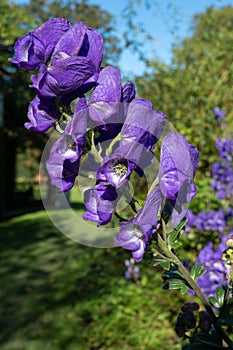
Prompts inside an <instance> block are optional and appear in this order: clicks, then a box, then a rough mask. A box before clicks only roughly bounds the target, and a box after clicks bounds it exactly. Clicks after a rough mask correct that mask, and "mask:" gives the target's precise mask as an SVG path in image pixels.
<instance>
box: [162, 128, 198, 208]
mask: <svg viewBox="0 0 233 350" xmlns="http://www.w3.org/2000/svg"><path fill="white" fill-rule="evenodd" d="M197 165H198V151H197V149H196V148H195V147H193V146H191V145H190V144H189V143H188V142H187V140H186V139H185V137H183V136H181V135H179V134H178V133H175V132H171V133H169V134H167V135H166V136H165V137H164V139H163V142H162V147H161V157H160V170H159V184H160V188H161V191H162V193H163V195H164V196H165V197H166V198H167V199H170V200H173V201H176V200H177V199H178V201H179V202H180V203H185V202H188V201H190V200H191V199H192V198H193V197H194V196H195V194H196V188H195V186H194V184H193V179H194V176H195V173H196V170H197Z"/></svg>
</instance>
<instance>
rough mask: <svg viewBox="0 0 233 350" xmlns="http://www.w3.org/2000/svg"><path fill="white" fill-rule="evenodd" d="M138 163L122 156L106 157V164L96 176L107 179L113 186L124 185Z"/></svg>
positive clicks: (103, 179)
mask: <svg viewBox="0 0 233 350" xmlns="http://www.w3.org/2000/svg"><path fill="white" fill-rule="evenodd" d="M135 168H136V165H135V164H134V163H133V162H131V161H130V160H126V159H124V158H121V157H105V161H104V164H103V165H102V166H101V168H100V169H99V171H98V172H97V174H96V178H97V179H99V180H102V181H107V182H108V183H110V184H111V185H113V186H116V187H120V186H122V185H123V184H124V183H125V182H126V181H127V180H128V179H129V177H130V175H131V173H132V171H133V170H135Z"/></svg>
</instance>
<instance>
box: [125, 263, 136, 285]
mask: <svg viewBox="0 0 233 350" xmlns="http://www.w3.org/2000/svg"><path fill="white" fill-rule="evenodd" d="M125 266H126V267H127V270H126V271H125V278H126V279H127V280H130V279H132V280H134V281H138V280H139V279H140V268H139V266H137V265H135V261H134V259H133V258H131V259H130V260H129V259H126V260H125Z"/></svg>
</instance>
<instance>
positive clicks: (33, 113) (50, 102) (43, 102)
mask: <svg viewBox="0 0 233 350" xmlns="http://www.w3.org/2000/svg"><path fill="white" fill-rule="evenodd" d="M60 115H61V113H60V112H59V110H58V108H57V106H56V99H55V98H44V97H42V96H39V95H37V96H36V97H35V98H34V99H33V100H32V101H31V103H30V105H29V107H28V119H29V120H30V122H27V123H25V124H24V126H25V128H26V129H28V130H30V131H38V132H45V131H47V130H48V129H49V128H50V127H51V126H53V125H54V124H55V123H56V122H57V121H58V119H59V118H60Z"/></svg>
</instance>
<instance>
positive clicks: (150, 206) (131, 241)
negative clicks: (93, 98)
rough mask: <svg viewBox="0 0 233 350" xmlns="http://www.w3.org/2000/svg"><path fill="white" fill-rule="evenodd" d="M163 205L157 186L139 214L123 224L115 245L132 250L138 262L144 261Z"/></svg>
mask: <svg viewBox="0 0 233 350" xmlns="http://www.w3.org/2000/svg"><path fill="white" fill-rule="evenodd" d="M161 203H162V196H161V192H160V189H159V187H158V186H157V187H155V188H154V189H153V190H152V191H151V192H150V193H149V195H148V196H147V198H146V201H145V204H144V206H143V207H142V209H141V210H140V211H139V213H138V214H137V215H136V216H135V217H133V218H132V219H131V220H129V221H128V222H123V223H121V226H120V231H119V233H118V234H117V236H116V237H115V244H116V245H117V246H120V247H123V248H124V249H127V250H131V251H132V256H133V258H134V260H135V261H137V262H140V261H141V260H142V258H143V256H144V254H145V252H146V249H147V247H148V244H149V239H150V237H151V236H152V234H153V233H155V232H156V226H157V222H158V213H159V209H160V206H161Z"/></svg>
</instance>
